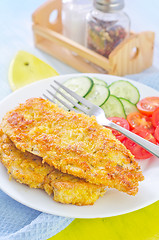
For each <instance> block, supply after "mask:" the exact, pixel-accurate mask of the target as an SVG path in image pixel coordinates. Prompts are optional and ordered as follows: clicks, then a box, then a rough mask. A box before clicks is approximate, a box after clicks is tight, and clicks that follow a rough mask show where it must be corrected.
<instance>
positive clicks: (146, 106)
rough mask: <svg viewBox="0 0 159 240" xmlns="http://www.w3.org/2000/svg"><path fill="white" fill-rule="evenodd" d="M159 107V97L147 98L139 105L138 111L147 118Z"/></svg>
mask: <svg viewBox="0 0 159 240" xmlns="http://www.w3.org/2000/svg"><path fill="white" fill-rule="evenodd" d="M157 107H159V97H146V98H143V99H142V100H140V101H139V102H138V103H137V108H138V110H139V111H140V112H141V113H143V114H145V115H147V116H151V115H152V113H153V112H154V111H155V109H156V108H157Z"/></svg>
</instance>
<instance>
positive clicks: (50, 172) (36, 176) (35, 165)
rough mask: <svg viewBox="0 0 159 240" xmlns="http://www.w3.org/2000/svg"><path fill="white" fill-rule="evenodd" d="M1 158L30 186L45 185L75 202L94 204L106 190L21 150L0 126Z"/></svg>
mask: <svg viewBox="0 0 159 240" xmlns="http://www.w3.org/2000/svg"><path fill="white" fill-rule="evenodd" d="M0 161H1V162H2V164H3V165H4V166H5V167H6V168H7V170H8V173H9V175H10V176H11V177H13V178H14V179H16V181H18V182H20V183H24V184H26V185H28V186H30V187H31V188H41V189H44V190H45V191H46V192H47V193H48V194H49V195H51V194H52V193H53V194H54V200H55V201H57V202H61V203H71V204H76V205H88V204H94V202H95V201H96V200H97V199H98V198H99V197H100V196H103V195H104V193H105V192H106V190H105V187H104V186H97V185H94V184H91V183H86V182H85V181H84V180H82V179H79V178H77V177H74V176H71V175H68V174H65V173H61V172H60V171H58V170H55V169H54V167H51V166H49V165H48V164H47V163H44V164H42V158H40V157H38V156H35V155H33V154H31V153H28V152H25V153H23V152H21V151H20V150H18V149H17V148H16V147H15V145H14V144H13V142H11V140H10V139H9V138H8V136H7V135H6V134H3V132H2V131H1V129H0Z"/></svg>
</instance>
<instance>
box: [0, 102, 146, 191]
mask: <svg viewBox="0 0 159 240" xmlns="http://www.w3.org/2000/svg"><path fill="white" fill-rule="evenodd" d="M2 129H3V131H4V132H5V133H6V134H7V135H8V136H9V137H10V138H11V140H12V141H13V142H14V144H15V145H16V147H17V148H19V149H20V150H22V151H29V152H31V153H34V154H36V155H38V156H40V157H42V158H43V161H44V162H47V163H48V164H49V165H50V166H54V167H55V168H57V169H59V170H60V171H62V172H64V173H69V174H71V175H74V176H77V177H80V178H84V179H86V181H88V182H90V183H95V184H103V185H106V186H108V187H112V188H117V189H118V190H120V191H124V192H126V193H128V194H130V195H135V194H136V193H137V191H138V182H139V181H142V180H143V179H144V177H143V175H142V172H141V170H140V167H139V165H138V163H137V162H136V161H135V160H134V157H133V155H132V154H131V153H130V151H129V150H127V149H126V147H125V146H124V145H123V144H122V143H120V142H119V141H118V140H117V139H116V138H115V137H114V136H113V134H112V132H111V130H110V129H108V128H105V127H103V126H101V125H99V124H98V123H97V122H96V119H95V117H89V116H86V115H84V114H77V113H75V112H73V111H72V112H67V111H65V110H63V109H61V108H59V107H58V106H57V105H54V104H52V103H51V102H49V101H48V100H44V99H42V98H31V99H28V100H27V101H26V102H25V103H23V104H20V105H19V106H18V107H17V108H15V109H14V110H12V111H10V112H8V113H7V114H6V115H5V117H4V119H3V121H2Z"/></svg>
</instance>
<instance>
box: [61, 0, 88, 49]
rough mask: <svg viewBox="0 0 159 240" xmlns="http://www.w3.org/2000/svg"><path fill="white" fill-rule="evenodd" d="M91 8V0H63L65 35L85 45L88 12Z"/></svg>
mask: <svg viewBox="0 0 159 240" xmlns="http://www.w3.org/2000/svg"><path fill="white" fill-rule="evenodd" d="M91 8H92V1H91V0H65V1H64V0H63V9H62V10H63V11H62V12H63V35H64V36H66V37H68V38H70V39H72V40H74V41H75V42H77V43H80V44H81V45H84V44H85V32H86V29H85V23H86V14H87V13H88V12H89V11H90V9H91Z"/></svg>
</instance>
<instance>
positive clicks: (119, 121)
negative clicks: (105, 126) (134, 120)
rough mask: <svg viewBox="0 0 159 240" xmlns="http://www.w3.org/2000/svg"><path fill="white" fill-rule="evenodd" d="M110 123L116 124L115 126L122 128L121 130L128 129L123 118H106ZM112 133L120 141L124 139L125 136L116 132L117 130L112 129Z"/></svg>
mask: <svg viewBox="0 0 159 240" xmlns="http://www.w3.org/2000/svg"><path fill="white" fill-rule="evenodd" d="M108 119H109V120H110V121H112V122H114V123H116V124H117V125H119V126H121V127H123V128H126V129H127V130H129V129H130V126H129V123H128V121H127V120H126V119H125V118H120V117H110V118H108ZM112 133H113V134H114V135H115V137H116V138H117V139H118V140H120V141H122V140H123V139H124V138H125V135H124V134H122V133H120V132H118V131H117V130H115V129H112Z"/></svg>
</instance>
